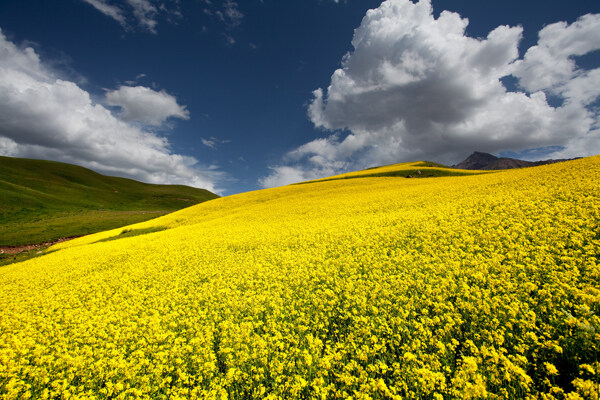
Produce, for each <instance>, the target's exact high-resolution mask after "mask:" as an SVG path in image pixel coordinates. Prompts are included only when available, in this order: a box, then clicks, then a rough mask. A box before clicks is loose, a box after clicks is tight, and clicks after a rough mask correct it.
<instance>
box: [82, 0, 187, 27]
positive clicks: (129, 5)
mask: <svg viewBox="0 0 600 400" xmlns="http://www.w3.org/2000/svg"><path fill="white" fill-rule="evenodd" d="M82 1H84V2H86V3H88V4H90V5H91V6H92V7H94V8H95V9H96V10H98V11H100V12H101V13H102V14H104V15H106V16H107V17H110V18H112V19H114V20H115V21H117V22H118V23H119V24H120V25H121V26H122V27H123V28H125V29H128V30H129V29H132V24H131V23H130V22H129V21H135V23H136V24H137V26H139V27H141V28H142V29H145V30H147V31H148V32H151V33H156V26H157V25H158V17H159V15H163V16H165V17H167V19H168V20H170V19H171V16H175V17H180V16H181V13H180V11H179V8H178V4H177V1H174V2H173V4H170V5H167V4H166V3H165V2H161V3H159V4H157V5H155V3H156V2H155V1H151V0H121V1H110V2H109V1H108V0H82Z"/></svg>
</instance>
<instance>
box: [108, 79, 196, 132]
mask: <svg viewBox="0 0 600 400" xmlns="http://www.w3.org/2000/svg"><path fill="white" fill-rule="evenodd" d="M106 103H107V104H108V105H110V106H118V107H120V108H121V113H120V114H119V118H120V119H121V120H123V121H126V122H130V121H138V122H142V123H144V124H147V125H153V126H160V125H162V124H163V123H164V122H165V121H166V120H167V118H169V117H174V118H182V119H189V117H190V114H189V112H188V111H187V110H186V108H185V106H181V105H179V104H177V99H176V98H175V97H173V96H171V95H170V94H168V93H167V92H165V91H160V92H157V91H154V90H152V89H150V88H147V87H144V86H121V87H119V89H117V90H113V91H108V92H107V93H106Z"/></svg>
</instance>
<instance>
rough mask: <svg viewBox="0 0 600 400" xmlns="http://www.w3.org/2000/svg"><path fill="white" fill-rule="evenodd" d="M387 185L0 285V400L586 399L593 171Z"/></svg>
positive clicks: (289, 201) (129, 231) (137, 238)
mask: <svg viewBox="0 0 600 400" xmlns="http://www.w3.org/2000/svg"><path fill="white" fill-rule="evenodd" d="M422 167H423V166H422V165H421V166H420V167H419V168H422ZM386 168H389V170H388V171H387V172H393V171H394V170H396V171H398V173H399V175H398V176H372V177H364V176H363V177H362V178H360V179H335V180H325V181H320V182H312V183H307V184H303V185H290V186H285V187H280V188H274V189H268V190H260V191H255V192H249V193H243V194H238V195H234V196H228V197H224V198H220V199H216V200H214V201H210V202H207V203H203V204H199V205H196V206H194V207H189V208H186V209H183V210H180V211H177V212H174V213H171V214H169V215H165V216H163V217H160V218H157V219H154V220H151V221H146V222H143V223H139V224H135V225H132V226H128V227H127V228H119V229H114V230H110V231H106V232H101V233H97V234H94V235H88V236H85V237H82V238H78V239H74V240H72V241H68V242H64V243H61V244H58V245H55V246H53V247H52V248H51V251H52V252H51V253H49V254H47V255H44V256H42V257H39V258H36V259H33V260H29V261H27V262H24V263H18V264H13V265H9V266H6V267H2V268H0V304H1V305H2V307H0V332H1V335H2V336H1V338H2V340H0V360H2V363H1V364H0V365H1V367H0V368H1V369H0V373H1V375H0V376H1V378H2V379H0V396H3V397H5V398H14V399H17V398H94V399H112V398H130V399H169V398H186V399H217V398H220V399H223V398H228V399H315V398H322V399H347V398H350V397H352V398H355V399H384V398H385V399H484V398H487V399H524V398H531V399H536V398H538V399H542V398H546V399H550V398H569V399H583V398H597V396H598V387H599V386H598V383H599V380H598V373H597V371H599V370H600V362H599V361H600V317H599V315H600V262H599V259H600V252H599V249H600V192H599V191H598V182H599V181H600V156H596V157H591V158H585V159H581V160H576V161H570V162H565V163H560V164H553V165H545V166H540V167H533V168H526V169H518V170H507V171H498V172H493V173H476V174H473V175H465V176H439V177H431V178H427V179H406V178H405V177H403V176H402V174H404V173H405V172H401V171H406V168H407V167H406V165H402V164H401V165H397V166H389V167H386ZM411 168H412V167H411ZM432 168H433V167H432ZM435 168H440V169H441V167H435ZM379 172H383V171H379ZM369 173H372V171H371V172H368V171H367V172H362V173H359V174H358V175H361V174H363V175H364V174H369ZM422 173H423V172H422Z"/></svg>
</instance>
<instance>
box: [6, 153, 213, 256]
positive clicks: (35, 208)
mask: <svg viewBox="0 0 600 400" xmlns="http://www.w3.org/2000/svg"><path fill="white" fill-rule="evenodd" d="M217 197H219V196H217V195H216V194H214V193H211V192H209V191H208V190H204V189H198V188H192V187H189V186H183V185H152V184H148V183H142V182H138V181H134V180H132V179H125V178H117V177H112V176H106V175H101V174H99V173H97V172H94V171H91V170H89V169H87V168H83V167H79V166H77V165H71V164H65V163H60V162H54V161H44V160H30V159H24V158H13V157H1V156H0V246H17V245H26V244H35V243H42V242H49V241H53V240H56V239H59V238H63V237H68V236H79V235H85V234H88V233H92V232H98V231H102V230H106V229H113V228H118V227H120V226H124V225H129V224H133V223H136V222H141V221H145V220H148V219H151V218H156V217H158V216H160V215H164V214H166V213H168V212H172V211H175V210H179V209H181V208H185V207H189V206H192V205H194V204H197V203H201V202H203V201H206V200H210V199H214V198H217Z"/></svg>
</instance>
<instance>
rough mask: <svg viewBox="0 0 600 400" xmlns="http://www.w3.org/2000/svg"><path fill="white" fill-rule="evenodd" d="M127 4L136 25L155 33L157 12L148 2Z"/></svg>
mask: <svg viewBox="0 0 600 400" xmlns="http://www.w3.org/2000/svg"><path fill="white" fill-rule="evenodd" d="M127 3H128V4H129V5H130V6H131V8H132V9H133V15H134V16H135V18H136V19H137V21H138V23H139V24H140V25H141V26H143V27H145V28H146V29H148V30H149V31H150V32H152V33H156V25H157V24H158V22H157V21H156V15H157V13H158V10H157V9H156V7H155V6H154V5H153V4H152V3H151V2H150V1H148V0H127Z"/></svg>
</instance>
